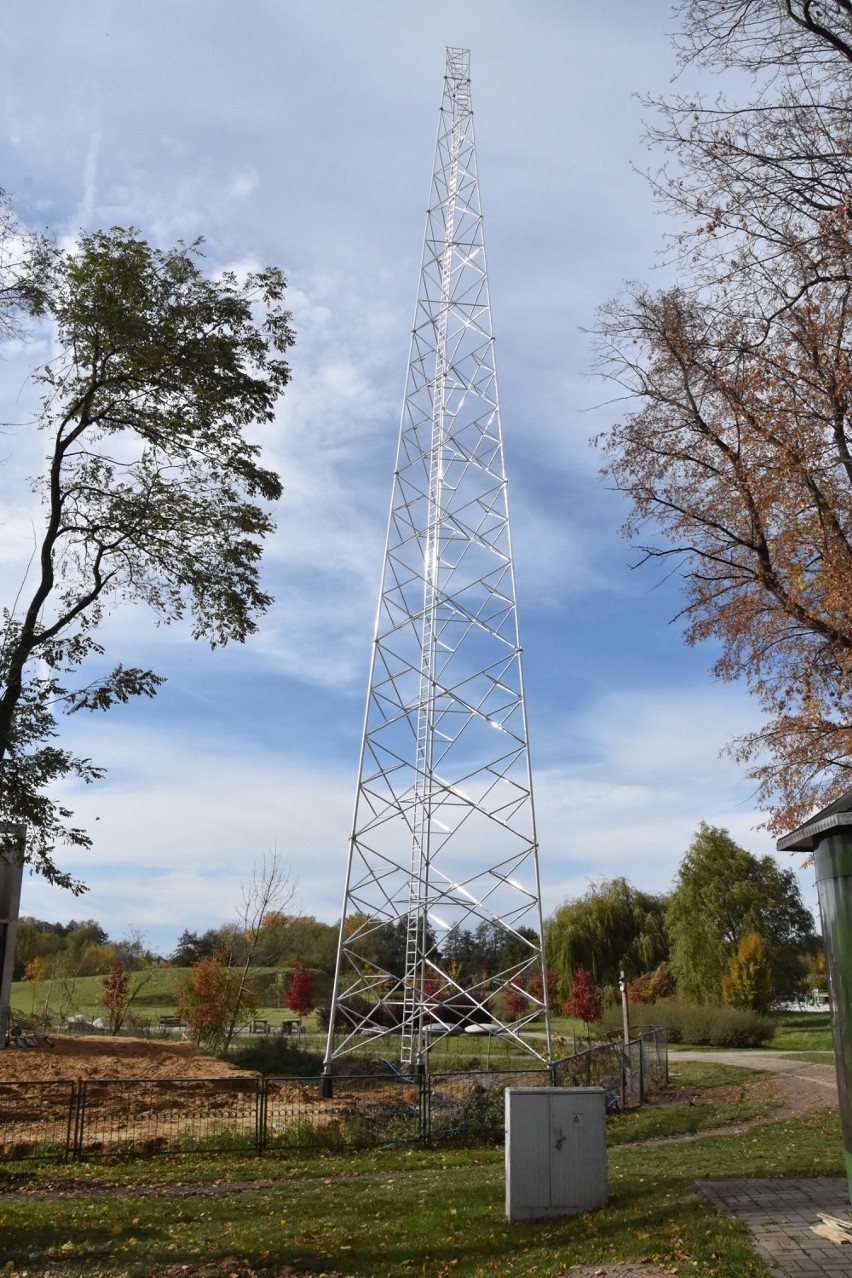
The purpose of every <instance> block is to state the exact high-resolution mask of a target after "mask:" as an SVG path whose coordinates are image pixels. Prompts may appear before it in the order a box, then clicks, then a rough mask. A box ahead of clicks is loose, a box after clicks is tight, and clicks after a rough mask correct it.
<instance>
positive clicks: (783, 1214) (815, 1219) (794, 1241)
mask: <svg viewBox="0 0 852 1278" xmlns="http://www.w3.org/2000/svg"><path fill="white" fill-rule="evenodd" d="M695 1187H696V1189H698V1190H700V1192H701V1193H702V1194H706V1196H707V1197H708V1198H709V1199H710V1201H711V1203H712V1204H713V1206H714V1207H718V1208H719V1209H720V1211H723V1212H725V1213H726V1214H727V1215H728V1216H736V1217H737V1218H738V1219H739V1220H741V1221H742V1222H743V1224H744V1225H746V1226H747V1228H748V1231H749V1233H750V1234H751V1236H752V1241H753V1242H754V1246H755V1250H756V1251H757V1253H758V1255H759V1256H760V1258H761V1259H762V1260H763V1262H764V1264H766V1265H767V1266H768V1268H769V1269H770V1270H771V1271H772V1273H773V1274H777V1275H778V1276H779V1278H823V1276H825V1278H852V1245H849V1244H847V1243H843V1244H841V1243H833V1242H829V1241H828V1239H826V1238H820V1237H819V1236H818V1235H817V1234H815V1233H813V1231H812V1229H811V1225H817V1224H819V1213H820V1212H821V1211H822V1212H827V1213H828V1214H829V1215H831V1216H838V1217H839V1218H840V1219H841V1220H852V1208H850V1203H849V1186H848V1184H847V1182H846V1179H845V1177H844V1178H842V1179H841V1178H839V1177H837V1178H836V1177H833V1176H831V1177H829V1176H817V1177H814V1179H813V1180H780V1179H776V1180H698V1181H696V1182H695Z"/></svg>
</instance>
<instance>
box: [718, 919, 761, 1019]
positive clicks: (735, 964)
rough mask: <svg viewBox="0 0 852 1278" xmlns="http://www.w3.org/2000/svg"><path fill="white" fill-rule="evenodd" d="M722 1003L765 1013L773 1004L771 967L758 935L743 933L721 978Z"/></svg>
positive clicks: (757, 933)
mask: <svg viewBox="0 0 852 1278" xmlns="http://www.w3.org/2000/svg"><path fill="white" fill-rule="evenodd" d="M722 1001H723V1002H724V1003H728V1004H729V1005H730V1006H731V1007H743V1008H750V1009H751V1010H752V1011H755V1012H765V1011H766V1010H767V1009H768V1007H769V1004H770V1003H771V1002H772V967H771V965H770V962H769V959H768V958H767V955H766V946H765V945H764V944H763V937H762V936H761V935H760V933H759V932H746V934H745V936H743V937H742V939H741V940H740V943H739V945H738V946H737V950H736V953H735V954H732V955H731V957H730V959H729V960H728V971H727V973H726V975H725V976H723V977H722Z"/></svg>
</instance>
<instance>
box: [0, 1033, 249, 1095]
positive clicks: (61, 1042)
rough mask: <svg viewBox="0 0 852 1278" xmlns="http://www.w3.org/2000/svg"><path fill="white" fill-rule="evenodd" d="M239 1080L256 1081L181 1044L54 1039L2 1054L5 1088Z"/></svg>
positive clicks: (0, 1077)
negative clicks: (66, 1083) (92, 1082)
mask: <svg viewBox="0 0 852 1278" xmlns="http://www.w3.org/2000/svg"><path fill="white" fill-rule="evenodd" d="M235 1077H242V1078H245V1077H255V1075H253V1074H252V1073H251V1071H249V1070H240V1069H236V1068H235V1066H233V1065H229V1064H228V1063H227V1062H226V1061H220V1060H217V1059H216V1058H215V1057H214V1056H207V1055H206V1053H204V1052H202V1051H201V1050H200V1048H198V1047H196V1045H195V1044H194V1043H185V1042H179V1041H177V1040H176V1041H175V1042H173V1043H171V1042H166V1041H164V1040H162V1039H148V1038H109V1037H105V1036H102V1035H91V1036H89V1035H80V1036H76V1035H67V1036H63V1035H59V1034H51V1035H50V1037H49V1038H41V1037H39V1038H38V1039H37V1045H36V1046H35V1047H7V1048H6V1049H5V1051H2V1052H0V1083H31V1082H54V1081H59V1080H62V1081H64V1080H66V1079H67V1080H69V1081H70V1080H73V1079H77V1078H82V1079H85V1080H87V1081H88V1080H94V1079H107V1078H108V1079H131V1078H146V1079H148V1078H151V1079H153V1078H164V1079H166V1078H167V1079H177V1078H235Z"/></svg>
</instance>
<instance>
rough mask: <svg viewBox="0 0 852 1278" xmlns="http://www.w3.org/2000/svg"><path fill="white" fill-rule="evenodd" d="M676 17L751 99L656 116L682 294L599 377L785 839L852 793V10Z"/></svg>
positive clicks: (713, 11)
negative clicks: (746, 714) (731, 688)
mask: <svg viewBox="0 0 852 1278" xmlns="http://www.w3.org/2000/svg"><path fill="white" fill-rule="evenodd" d="M678 14H679V17H680V20H681V35H680V38H679V41H677V43H678V44H679V48H680V54H681V57H682V59H683V60H684V61H685V62H692V63H694V64H698V65H701V66H707V67H710V68H712V69H714V70H717V71H718V70H722V71H724V70H725V69H734V70H738V71H740V72H741V71H742V70H743V69H746V70H748V71H750V72H751V73H752V75H753V76H754V77H755V79H754V84H755V89H754V97H753V99H752V100H751V101H750V102H748V103H741V102H731V101H728V100H726V99H725V98H724V97H720V98H716V99H714V101H713V102H712V104H711V105H708V104H707V103H706V102H705V101H703V100H701V99H688V98H683V97H681V98H676V99H671V100H667V101H665V102H657V103H654V104H652V105H654V106H655V107H656V108H657V116H656V121H657V123H656V124H655V126H654V127H653V129H652V132H651V137H652V139H653V140H655V141H656V142H657V143H659V144H661V145H662V146H663V147H665V148H666V149H667V150H668V151H669V152H672V153H673V154H674V157H675V160H676V165H677V167H676V169H675V170H673V171H672V172H667V171H666V169H665V168H664V169H663V170H662V171H661V172H659V173H657V174H655V175H654V177H653V184H654V188H655V191H656V193H657V195H658V197H659V198H660V200H661V201H662V202H663V204H664V206H665V207H666V208H667V209H668V211H669V212H674V213H675V214H676V215H677V216H678V217H680V218H681V219H685V229H684V230H683V232H682V234H681V235H680V237H679V239H678V240H677V241H676V242H675V243H674V244H673V245H672V246H671V256H672V257H673V259H674V261H675V262H676V263H677V264H678V266H679V282H678V284H677V285H676V286H675V287H672V288H669V289H665V290H662V291H652V290H649V289H645V288H641V287H635V288H632V289H629V290H627V291H626V292H625V293H624V294H623V295H622V296H621V297H619V298H617V299H616V300H615V301H613V302H611V303H610V304H609V305H608V306H607V307H606V308H604V310H603V312H602V315H601V319H600V324H599V329H598V337H599V342H600V353H601V365H602V368H603V371H604V372H605V373H606V374H607V375H608V376H609V377H611V378H612V379H614V380H615V381H616V382H617V383H618V384H620V386H622V387H623V388H624V390H625V391H626V392H627V394H628V395H629V396H631V397H634V398H635V400H636V401H638V406H637V407H636V408H635V409H634V410H633V411H631V412H629V413H628V414H627V415H626V416H625V417H624V418H623V419H622V421H620V422H619V423H618V424H617V425H615V426H613V427H612V428H611V429H610V430H608V431H607V432H605V433H604V434H603V435H602V436H601V437H600V439H599V441H598V442H599V444H600V446H601V447H602V449H603V453H604V473H605V475H606V476H608V477H609V479H610V480H611V481H613V482H614V484H615V486H616V487H617V488H619V489H620V490H622V491H623V492H624V493H625V494H627V496H628V497H629V499H630V501H631V503H632V510H631V514H630V516H629V519H628V522H627V524H626V526H625V531H626V533H627V535H628V536H630V537H633V538H635V539H636V541H637V542H638V544H639V546H640V547H641V550H640V561H643V562H648V561H650V562H658V563H659V562H662V563H663V564H666V565H668V566H669V567H672V568H673V567H675V566H677V568H678V569H679V571H680V572H681V574H682V578H683V588H684V601H683V608H682V611H681V613H680V616H681V618H682V619H683V621H684V623H685V638H686V641H687V642H688V643H689V644H695V643H698V642H699V641H701V640H705V639H709V640H711V641H715V643H716V644H717V645H718V649H719V652H720V655H719V657H718V659H717V660H716V662H715V665H714V672H715V673H716V674H717V675H718V676H719V677H721V678H723V679H728V680H737V679H744V680H745V681H746V682H747V684H748V686H749V687H750V689H751V691H752V692H753V693H754V694H755V696H756V697H757V699H758V701H759V703H760V705H761V707H762V709H763V711H764V713H765V716H766V717H765V722H764V724H763V726H762V727H761V728H760V729H759V730H758V731H756V732H754V733H751V734H749V735H747V736H745V737H742V738H739V739H737V740H734V741H733V742H732V743H731V744H730V746H729V750H730V752H731V753H732V755H733V756H734V757H735V758H736V759H738V760H739V761H741V762H744V763H745V764H746V765H748V769H749V771H748V775H749V776H750V777H751V778H752V779H753V780H754V781H755V783H756V787H757V797H758V801H759V802H760V804H761V806H762V807H763V808H764V809H765V810H766V811H767V814H768V819H767V825H768V827H769V829H771V830H772V831H774V832H775V833H781V832H786V831H787V830H789V829H791V828H792V827H793V826H795V825H797V824H798V823H799V822H800V821H802V820H804V819H805V818H806V817H807V816H808V815H809V814H810V813H811V812H812V811H813V810H814V809H815V808H817V807H820V806H822V805H823V804H824V803H826V802H828V801H830V800H831V799H832V798H834V797H836V796H837V795H838V794H840V793H842V792H843V791H844V790H846V789H847V788H848V787H849V786H850V784H852V427H851V426H850V412H852V368H850V347H852V5H850V4H849V3H848V2H847V0H821V2H820V3H805V0H784V3H778V2H777V0H686V2H685V3H683V4H681V6H680V8H679V10H678ZM722 82H723V83H724V78H723V81H722ZM742 82H743V81H742V77H741V76H740V78H739V80H738V81H737V83H738V85H741V84H742ZM681 224H682V225H683V221H682V223H681Z"/></svg>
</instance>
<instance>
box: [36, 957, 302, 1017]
mask: <svg viewBox="0 0 852 1278" xmlns="http://www.w3.org/2000/svg"><path fill="white" fill-rule="evenodd" d="M186 974H187V969H186V968H183V967H154V968H150V969H148V970H146V971H144V972H141V973H138V974H136V973H134V974H133V975H132V976H131V988H135V987H136V986H137V984H138V986H139V993H138V994H137V995H136V996H135V998H134V1000H133V1003H132V1005H131V1008H130V1018H131V1023H130V1025H129V1026H128V1032H129V1031H131V1030H132V1029H133V1022H134V1021H141V1022H143V1023H145V1022H148V1023H149V1024H150V1027H151V1028H152V1029H154V1030H156V1029H157V1028H158V1024H159V1018H160V1017H161V1016H174V1014H175V1012H176V1011H177V1001H178V995H179V993H180V990H181V987H182V985H183V983H184V981H185V980H186ZM257 974H258V976H259V977H260V978H261V980H262V979H263V978H264V977H267V978H269V977H272V976H275V975H277V974H278V969H277V968H258V969H257ZM103 982H104V978H103V976H77V977H72V978H69V979H68V980H54V981H35V982H32V981H14V982H13V983H12V997H11V1005H12V1009H13V1011H15V1012H17V1013H18V1014H19V1015H22V1016H26V1017H30V1016H34V1017H36V1018H40V1017H43V1016H46V1017H47V1018H48V1020H49V1021H50V1023H51V1024H52V1025H53V1026H54V1027H56V1026H59V1025H61V1024H62V1023H63V1022H64V1021H65V1019H66V1017H68V1016H87V1017H89V1018H90V1019H91V1020H95V1019H96V1018H97V1017H99V1016H101V1017H103V1015H104V1008H103V1003H102V1002H101V999H102V997H103ZM267 983H268V982H267ZM257 1016H258V1017H262V1018H265V1019H266V1020H268V1021H269V1022H270V1024H271V1025H273V1026H275V1027H277V1026H278V1025H280V1023H281V1021H282V1020H292V1019H294V1018H293V1013H292V1012H291V1011H289V1009H287V1008H286V1007H281V1006H279V1004H278V1003H277V1002H275V1003H269V1004H265V1005H264V1006H262V1007H260V1008H259V1009H258V1011H257ZM304 1024H305V1027H306V1028H307V1029H310V1030H316V1018H315V1016H313V1015H312V1016H309V1017H306V1018H305V1020H304Z"/></svg>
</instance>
